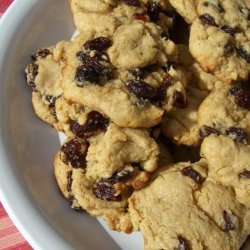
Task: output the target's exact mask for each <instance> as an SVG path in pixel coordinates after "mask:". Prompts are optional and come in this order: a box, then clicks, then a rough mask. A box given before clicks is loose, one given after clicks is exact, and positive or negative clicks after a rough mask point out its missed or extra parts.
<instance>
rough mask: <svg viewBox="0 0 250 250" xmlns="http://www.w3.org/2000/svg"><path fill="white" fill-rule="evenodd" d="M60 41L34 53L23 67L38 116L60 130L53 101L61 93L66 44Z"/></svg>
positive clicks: (67, 43)
mask: <svg viewBox="0 0 250 250" xmlns="http://www.w3.org/2000/svg"><path fill="white" fill-rule="evenodd" d="M69 44H70V42H67V41H62V42H59V43H58V44H57V45H56V46H52V47H49V48H45V49H40V50H38V51H37V52H36V53H34V54H33V55H32V56H31V58H32V63H31V64H29V65H28V66H27V68H26V69H25V72H26V77H27V83H28V85H29V86H30V87H31V89H32V104H33V107H34V110H35V112H36V114H37V116H38V117H39V118H41V119H42V120H44V121H45V122H47V123H49V124H50V125H52V126H54V127H55V128H56V129H58V130H60V129H61V126H60V124H59V123H58V120H57V118H56V114H55V102H56V100H57V99H58V98H59V97H60V96H61V95H62V93H63V90H62V86H61V81H62V68H63V66H64V58H65V53H66V50H67V46H68V45H69Z"/></svg>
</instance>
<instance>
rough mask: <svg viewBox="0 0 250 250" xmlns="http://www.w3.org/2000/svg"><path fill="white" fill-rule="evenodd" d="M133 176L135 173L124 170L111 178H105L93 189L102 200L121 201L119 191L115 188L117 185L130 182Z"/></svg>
mask: <svg viewBox="0 0 250 250" xmlns="http://www.w3.org/2000/svg"><path fill="white" fill-rule="evenodd" d="M132 176H133V172H131V171H128V170H122V171H121V172H118V173H116V174H114V175H113V176H112V177H110V178H103V179H101V180H100V181H99V182H98V183H96V184H95V185H94V187H93V192H94V194H95V196H96V197H97V198H99V199H101V200H106V201H119V200H121V198H122V197H121V194H117V190H116V189H115V187H114V184H116V183H119V182H121V183H123V182H126V181H127V180H129V179H130V178H131V177H132Z"/></svg>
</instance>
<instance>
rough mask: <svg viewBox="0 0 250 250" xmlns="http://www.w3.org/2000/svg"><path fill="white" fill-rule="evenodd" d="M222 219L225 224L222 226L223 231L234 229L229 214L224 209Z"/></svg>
mask: <svg viewBox="0 0 250 250" xmlns="http://www.w3.org/2000/svg"><path fill="white" fill-rule="evenodd" d="M223 219H224V221H225V226H224V231H225V232H228V231H231V230H234V229H235V227H234V224H233V222H232V221H231V218H230V215H229V214H228V212H227V211H226V210H224V211H223Z"/></svg>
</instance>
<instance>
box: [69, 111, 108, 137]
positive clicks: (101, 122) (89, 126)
mask: <svg viewBox="0 0 250 250" xmlns="http://www.w3.org/2000/svg"><path fill="white" fill-rule="evenodd" d="M108 125H109V120H108V119H107V118H105V117H103V115H102V114H100V113H98V112H97V111H91V112H89V113H88V117H87V120H86V122H85V123H84V124H83V125H80V124H79V123H78V122H77V121H74V120H72V121H71V130H72V131H73V133H74V134H75V135H76V136H77V137H80V138H85V137H88V136H89V135H91V133H92V132H94V131H96V130H98V129H101V130H103V131H105V130H106V129H107V127H108Z"/></svg>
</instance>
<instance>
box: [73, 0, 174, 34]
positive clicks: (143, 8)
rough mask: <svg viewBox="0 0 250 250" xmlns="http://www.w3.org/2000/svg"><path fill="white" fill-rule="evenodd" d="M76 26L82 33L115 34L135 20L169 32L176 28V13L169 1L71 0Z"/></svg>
mask: <svg viewBox="0 0 250 250" xmlns="http://www.w3.org/2000/svg"><path fill="white" fill-rule="evenodd" d="M70 3H71V9H72V12H73V16H74V22H75V25H76V27H77V29H78V30H79V31H80V32H85V31H96V32H101V33H105V34H113V33H114V32H115V31H116V29H117V28H118V27H119V26H120V25H123V24H130V23H131V22H132V21H133V20H140V21H141V22H149V21H151V22H154V23H157V24H158V25H160V26H161V27H162V28H163V29H164V30H166V34H165V35H166V36H167V33H168V32H167V31H168V28H169V27H171V26H172V25H173V17H174V16H173V11H172V10H171V7H170V5H169V3H168V1H164V0H163V1H162V0H160V1H147V0H142V1H139V0H132V1H131V0H129V1H127V0H124V1H114V0H110V1H102V0H87V1H86V0H85V1H83V0H71V1H70Z"/></svg>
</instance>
